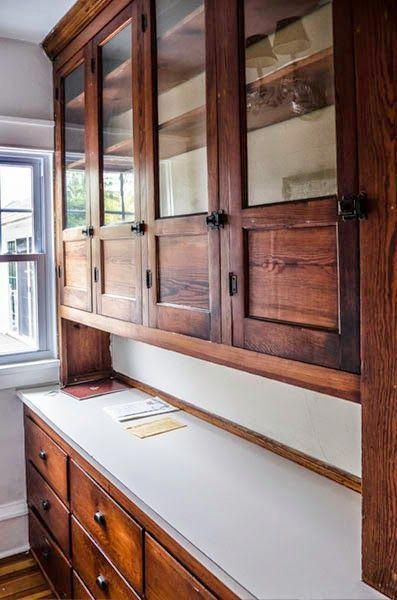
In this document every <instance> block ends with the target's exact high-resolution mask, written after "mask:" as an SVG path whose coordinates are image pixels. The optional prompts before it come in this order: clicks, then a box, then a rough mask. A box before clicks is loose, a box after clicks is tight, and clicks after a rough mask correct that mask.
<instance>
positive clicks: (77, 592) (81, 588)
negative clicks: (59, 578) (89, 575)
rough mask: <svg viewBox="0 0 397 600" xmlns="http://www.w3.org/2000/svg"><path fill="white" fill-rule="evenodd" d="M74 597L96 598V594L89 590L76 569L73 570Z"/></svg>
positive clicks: (75, 598) (83, 599) (86, 599)
mask: <svg viewBox="0 0 397 600" xmlns="http://www.w3.org/2000/svg"><path fill="white" fill-rule="evenodd" d="M73 598H74V600H94V596H93V595H92V594H91V593H90V592H89V590H88V588H87V587H86V586H85V584H84V583H83V582H82V580H81V579H80V577H79V576H78V574H77V573H76V571H73Z"/></svg>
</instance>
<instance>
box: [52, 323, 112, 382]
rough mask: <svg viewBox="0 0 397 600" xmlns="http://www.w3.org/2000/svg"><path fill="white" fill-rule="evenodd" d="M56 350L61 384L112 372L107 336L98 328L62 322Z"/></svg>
mask: <svg viewBox="0 0 397 600" xmlns="http://www.w3.org/2000/svg"><path fill="white" fill-rule="evenodd" d="M59 349H60V356H61V383H62V384H63V385H66V384H68V383H75V382H77V381H80V380H81V379H83V380H84V379H86V380H87V379H88V378H91V379H93V378H94V379H95V378H96V379H100V378H103V377H107V376H108V375H109V374H110V373H111V370H112V359H111V356H110V338H109V334H108V333H106V332H103V331H100V330H99V329H98V328H90V327H87V326H84V325H82V324H80V323H72V322H70V321H64V320H61V322H60V343H59Z"/></svg>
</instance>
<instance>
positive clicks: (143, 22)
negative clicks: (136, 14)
mask: <svg viewBox="0 0 397 600" xmlns="http://www.w3.org/2000/svg"><path fill="white" fill-rule="evenodd" d="M141 29H142V31H143V33H145V31H146V29H147V16H146V15H145V14H142V15H141Z"/></svg>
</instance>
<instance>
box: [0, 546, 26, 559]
mask: <svg viewBox="0 0 397 600" xmlns="http://www.w3.org/2000/svg"><path fill="white" fill-rule="evenodd" d="M29 550H30V546H29V544H25V545H24V546H18V547H17V548H11V549H10V550H5V551H4V552H0V560H1V559H2V558H8V557H9V556H15V555H16V554H23V552H29Z"/></svg>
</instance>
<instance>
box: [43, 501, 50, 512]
mask: <svg viewBox="0 0 397 600" xmlns="http://www.w3.org/2000/svg"><path fill="white" fill-rule="evenodd" d="M41 507H42V509H43V510H50V501H49V500H42V501H41Z"/></svg>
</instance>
